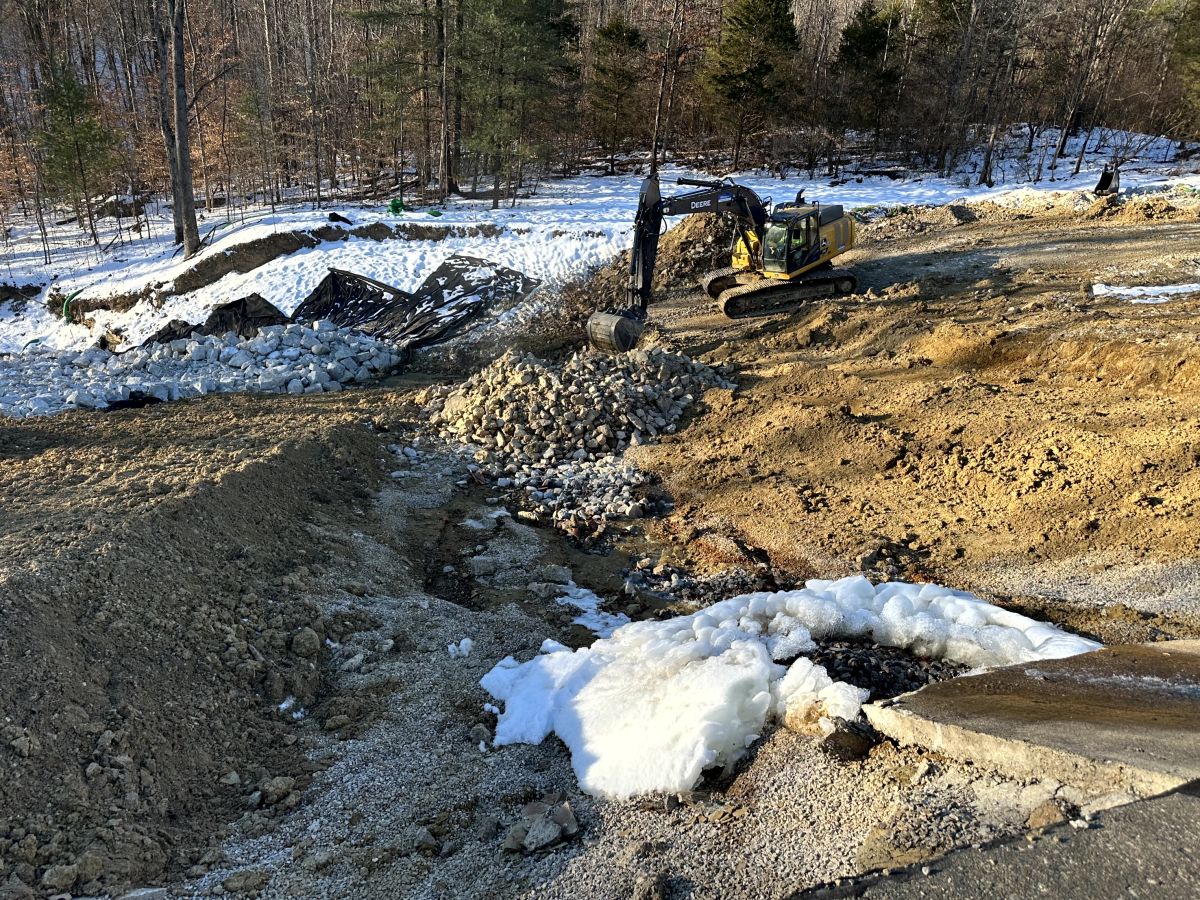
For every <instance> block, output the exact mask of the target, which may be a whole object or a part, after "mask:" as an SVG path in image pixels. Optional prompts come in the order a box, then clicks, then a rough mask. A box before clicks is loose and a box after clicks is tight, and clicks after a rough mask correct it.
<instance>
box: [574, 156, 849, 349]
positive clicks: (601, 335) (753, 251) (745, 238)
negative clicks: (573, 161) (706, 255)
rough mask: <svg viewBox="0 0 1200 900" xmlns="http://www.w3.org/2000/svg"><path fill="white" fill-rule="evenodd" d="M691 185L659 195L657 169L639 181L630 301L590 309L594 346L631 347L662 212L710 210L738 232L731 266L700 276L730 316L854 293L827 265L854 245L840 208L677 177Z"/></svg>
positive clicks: (641, 317) (642, 318) (845, 276)
mask: <svg viewBox="0 0 1200 900" xmlns="http://www.w3.org/2000/svg"><path fill="white" fill-rule="evenodd" d="M677 184H681V185H687V186H689V187H693V188H696V190H692V191H687V192H684V193H681V194H678V195H676V196H674V197H663V196H662V194H661V191H660V188H659V182H658V175H657V173H652V174H651V175H650V176H649V177H647V178H646V179H645V180H644V181H643V182H642V189H641V194H640V196H639V199H638V211H637V218H636V220H635V223H634V229H633V233H634V238H633V254H632V258H631V259H630V264H629V288H628V300H629V305H628V306H627V307H625V308H622V309H609V310H603V311H600V312H596V313H593V314H592V316H591V318H589V319H588V323H587V334H588V340H589V341H590V342H591V344H592V346H593V347H595V348H596V349H597V350H603V351H606V352H608V353H625V352H626V351H628V350H632V349H633V348H634V347H636V346H637V344H638V341H639V340H640V339H641V336H642V331H643V330H644V329H645V323H646V306H647V304H648V303H649V302H650V299H651V282H652V281H653V279H654V262H655V259H656V257H657V256H658V241H659V237H660V235H661V233H662V220H663V218H664V217H665V216H680V215H687V214H690V213H715V214H723V215H727V216H729V217H730V218H732V219H733V222H734V226H735V227H736V229H737V236H736V237H735V238H734V242H733V258H732V260H731V263H732V265H731V266H730V267H729V268H727V269H720V270H718V271H716V272H710V273H709V274H707V275H706V276H704V278H702V279H701V281H700V284H701V286H702V287H703V288H704V290H705V292H706V293H707V294H708V295H709V296H710V297H712V298H713V299H714V300H716V301H717V303H718V305H719V307H720V309H721V312H723V313H724V314H725V315H727V316H729V317H730V318H731V319H738V318H743V317H746V316H759V315H766V314H768V313H773V312H779V311H781V310H785V309H790V308H792V307H794V306H797V305H799V304H801V303H803V302H804V301H805V300H808V299H810V298H812V297H819V296H823V295H829V294H849V293H853V291H854V289H855V287H856V285H857V281H856V279H855V278H854V276H853V275H852V274H851V273H850V272H848V271H847V270H845V269H836V268H833V266H832V260H833V259H834V257H836V256H839V255H840V254H842V253H845V252H846V251H847V250H849V249H850V248H851V247H853V246H854V220H853V219H852V218H850V216H848V215H846V214H845V212H843V210H842V207H841V206H834V205H822V204H820V203H808V202H806V201H805V200H804V197H803V192H801V193H800V194H797V195H796V200H795V202H794V203H786V204H780V205H778V206H772V205H771V201H770V200H769V199H767V200H762V199H760V198H759V196H758V195H757V194H756V193H754V191H752V190H751V189H750V188H748V187H745V186H744V185H740V184H737V183H735V182H733V181H730V180H729V179H724V180H722V181H702V180H699V179H695V178H680V179H678V181H677Z"/></svg>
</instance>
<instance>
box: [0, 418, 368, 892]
mask: <svg viewBox="0 0 1200 900" xmlns="http://www.w3.org/2000/svg"><path fill="white" fill-rule="evenodd" d="M358 402H359V400H358V399H356V398H350V397H347V396H345V395H338V396H337V397H330V398H328V399H327V400H325V401H324V402H321V401H320V400H318V399H316V398H304V399H300V398H296V399H294V400H281V401H276V402H273V403H269V404H268V403H264V401H263V400H262V399H261V398H256V397H236V398H230V399H223V398H205V399H203V400H202V401H199V402H195V403H189V402H182V403H177V404H163V405H161V406H157V407H152V408H149V409H146V410H137V411H130V412H121V413H111V414H97V413H66V414H63V415H61V416H58V417H55V418H54V419H53V420H36V421H34V420H31V421H28V422H19V423H13V422H6V423H4V424H3V425H0V491H2V492H3V495H4V498H5V500H4V507H5V510H4V518H3V521H2V524H0V559H3V567H2V568H0V709H2V710H3V719H2V720H0V732H2V733H0V771H2V775H0V809H3V810H4V814H3V816H2V817H0V884H4V883H5V882H9V881H11V882H12V885H13V886H14V889H15V888H16V886H19V885H20V884H24V885H27V886H30V887H35V888H37V889H38V890H39V892H45V893H51V892H58V891H75V892H78V893H85V894H100V893H104V892H106V891H110V890H111V891H113V892H115V893H117V894H119V893H120V892H121V890H120V889H121V888H122V887H124V886H127V885H129V884H130V883H146V882H152V881H154V880H155V879H157V878H158V877H159V876H160V875H161V874H162V873H163V872H164V870H165V869H167V868H168V867H172V868H176V869H179V868H182V867H186V866H188V865H190V864H192V863H194V862H195V861H196V859H197V858H198V856H199V854H200V853H201V852H203V849H204V844H205V842H206V840H207V838H208V836H209V835H210V834H211V833H212V832H213V831H214V830H215V828H216V826H217V825H219V824H220V823H222V822H226V821H229V820H231V819H232V818H233V817H235V815H236V811H238V810H240V809H243V808H245V807H246V805H247V804H249V805H250V806H251V807H253V806H256V805H260V804H261V805H263V806H267V805H270V804H273V803H283V802H289V801H288V800H287V798H288V795H289V794H290V792H291V790H292V789H293V788H297V787H300V786H302V785H303V784H304V783H306V780H307V778H308V773H309V772H311V769H308V768H306V763H305V761H304V760H303V759H302V758H300V756H299V753H298V751H296V750H294V749H291V748H290V747H289V740H288V739H287V738H286V736H285V729H284V727H283V721H282V718H283V717H282V714H281V713H279V712H278V711H277V710H276V706H277V705H278V704H279V703H281V702H282V701H284V700H285V698H287V697H289V696H290V697H294V698H295V700H294V704H295V705H296V706H297V707H301V706H304V705H306V704H308V703H310V702H311V701H312V700H314V699H315V698H316V697H317V696H318V693H319V689H320V679H321V676H320V672H319V669H318V664H319V663H320V660H321V658H322V656H323V655H324V654H325V650H324V641H325V639H327V638H328V639H333V640H339V639H340V638H341V637H342V635H343V634H344V629H345V628H346V627H347V626H346V625H345V623H339V622H336V621H332V620H330V619H328V618H326V617H324V616H323V615H322V613H321V611H320V609H318V608H317V607H316V606H315V605H313V604H311V603H309V602H308V601H306V600H305V598H304V596H303V585H304V584H305V580H306V578H307V577H309V575H310V574H312V573H314V572H317V571H319V570H320V569H321V568H322V567H323V566H324V562H323V560H322V559H321V556H320V553H319V552H318V551H317V548H314V547H312V546H311V543H312V542H311V540H310V538H309V535H308V524H307V523H308V522H309V521H310V520H314V519H315V520H319V519H320V517H321V516H322V515H324V514H325V512H326V511H329V512H330V513H332V512H334V511H338V512H342V514H343V515H345V514H348V509H349V507H351V506H352V505H354V504H356V503H358V502H360V500H361V498H364V497H365V496H367V493H366V490H365V489H366V487H367V486H369V484H370V480H371V477H372V476H371V475H370V474H368V473H370V472H372V471H376V470H377V464H376V463H375V461H374V460H375V457H376V456H377V455H378V443H379V441H378V439H377V438H376V437H375V436H373V435H372V433H371V432H370V430H369V429H367V428H364V427H363V424H362V416H361V414H359V413H357V411H356V409H357V405H358ZM291 740H294V738H292V739H291ZM231 772H240V773H242V776H241V779H240V780H239V779H236V778H225V779H224V780H222V779H223V776H227V775H228V774H229V773H231ZM272 778H274V779H275V780H274V781H271V779H272ZM292 779H295V780H294V781H293V780H292ZM256 790H258V791H260V793H259V794H258V796H257V797H254V796H252V795H253V793H254V792H255V791H256ZM196 847H199V850H194V849H193V848H196ZM0 893H2V891H0Z"/></svg>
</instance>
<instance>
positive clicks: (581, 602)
mask: <svg viewBox="0 0 1200 900" xmlns="http://www.w3.org/2000/svg"><path fill="white" fill-rule="evenodd" d="M554 602H555V603H557V604H559V605H560V606H573V607H574V608H575V609H577V610H579V615H577V616H576V617H575V618H574V619H572V620H571V621H572V622H573V623H574V624H576V625H582V626H583V627H584V628H586V629H588V630H589V631H591V632H592V633H593V634H595V635H596V636H597V637H602V638H605V637H609V636H611V635H612V633H613V632H614V631H616V630H617V629H618V628H620V627H621V626H622V625H628V624H629V616H627V615H625V614H624V613H610V612H605V611H604V610H602V609H601V608H600V604H601V603H602V602H603V601H602V600H601V599H600V598H599V597H598V596H597V595H596V594H595V593H593V592H592V591H589V590H588V589H587V588H582V587H580V586H579V585H577V584H576V583H575V582H574V581H571V582H568V583H567V584H566V585H565V586H564V587H563V593H562V595H561V596H559V597H557V598H556V599H555V601H554ZM543 652H545V651H543Z"/></svg>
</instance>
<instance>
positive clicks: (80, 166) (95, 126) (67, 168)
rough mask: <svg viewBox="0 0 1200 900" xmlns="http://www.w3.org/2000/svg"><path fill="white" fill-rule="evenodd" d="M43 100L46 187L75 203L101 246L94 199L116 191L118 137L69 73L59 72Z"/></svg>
mask: <svg viewBox="0 0 1200 900" xmlns="http://www.w3.org/2000/svg"><path fill="white" fill-rule="evenodd" d="M41 100H42V106H43V110H44V123H45V124H44V127H43V130H42V133H41V135H40V138H41V139H40V144H41V148H42V152H43V154H44V157H45V173H46V185H47V187H48V188H49V189H50V190H51V191H53V192H55V193H57V194H58V195H59V196H61V197H67V198H69V199H70V200H71V202H72V203H73V204H74V206H75V210H76V215H77V216H78V218H79V221H80V224H85V223H86V225H87V228H88V231H89V232H90V234H91V237H92V241H93V242H94V243H96V244H99V243H100V238H99V236H98V235H97V233H96V222H95V219H94V217H93V215H92V194H93V192H94V191H96V190H97V189H108V188H109V187H111V180H112V176H113V174H114V173H115V172H116V170H117V167H118V165H119V159H118V156H117V142H116V138H115V137H114V136H113V134H112V132H111V131H110V130H109V129H107V128H105V127H104V124H103V123H102V122H101V121H100V115H99V110H98V108H97V106H96V104H95V103H94V102H93V100H92V97H91V96H90V95H89V93H88V91H87V89H86V88H85V87H84V86H83V85H82V84H80V83H79V80H78V79H77V78H76V77H75V73H74V72H72V71H71V70H70V68H67V67H56V69H55V71H54V72H53V74H52V76H51V77H50V78H49V79H48V80H47V82H46V85H45V87H44V88H43V90H42V96H41Z"/></svg>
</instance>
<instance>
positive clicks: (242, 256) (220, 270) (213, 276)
mask: <svg viewBox="0 0 1200 900" xmlns="http://www.w3.org/2000/svg"><path fill="white" fill-rule="evenodd" d="M318 243H320V242H319V241H318V240H317V239H316V238H315V237H313V236H312V235H311V234H309V233H308V232H306V231H281V232H279V233H277V234H272V235H269V236H267V237H262V238H259V239H258V240H254V241H247V242H246V243H244V244H238V245H237V246H236V247H233V248H231V249H230V250H229V251H227V252H225V253H213V254H211V255H209V256H206V257H204V258H203V259H202V260H200V261H199V262H198V263H196V264H195V265H194V266H192V267H191V268H190V269H188V270H187V271H186V272H184V273H183V274H182V275H179V276H178V277H176V279H175V285H174V287H173V288H172V290H171V294H186V293H188V292H190V291H195V290H198V289H199V288H202V287H206V286H208V285H210V284H212V283H213V282H215V281H218V280H220V279H221V278H224V277H225V276H226V275H228V274H229V273H231V272H252V271H254V270H255V269H257V268H258V267H259V266H262V265H266V264H267V263H269V262H271V261H272V260H275V259H278V258H279V257H281V256H287V255H289V254H291V253H295V252H296V251H297V250H304V249H307V248H310V247H315V246H317V244H318Z"/></svg>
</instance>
